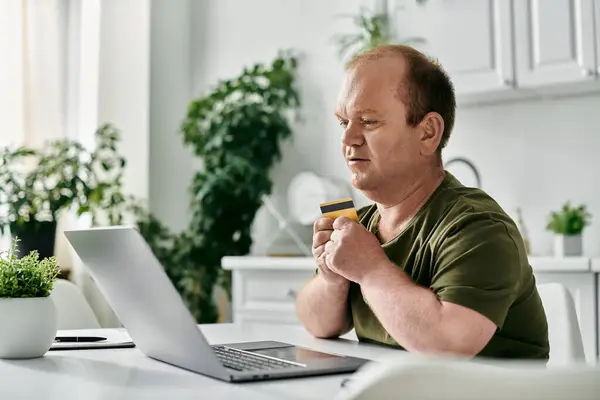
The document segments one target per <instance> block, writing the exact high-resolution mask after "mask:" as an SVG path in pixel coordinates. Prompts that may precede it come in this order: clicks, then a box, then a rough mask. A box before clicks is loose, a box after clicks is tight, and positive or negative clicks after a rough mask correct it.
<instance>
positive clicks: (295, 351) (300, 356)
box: [250, 346, 339, 363]
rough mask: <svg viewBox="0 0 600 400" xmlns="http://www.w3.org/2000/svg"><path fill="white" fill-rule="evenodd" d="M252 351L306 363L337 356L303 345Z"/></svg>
mask: <svg viewBox="0 0 600 400" xmlns="http://www.w3.org/2000/svg"><path fill="white" fill-rule="evenodd" d="M250 351H251V352H252V353H257V354H262V355H265V356H269V357H275V358H279V359H282V360H288V361H295V362H300V363H306V362H308V361H314V360H318V359H324V358H335V357H339V356H335V355H333V354H328V353H321V352H320V351H315V350H310V349H306V348H303V347H297V346H290V347H276V348H271V349H258V350H250Z"/></svg>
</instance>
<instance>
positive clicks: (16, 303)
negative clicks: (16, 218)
mask: <svg viewBox="0 0 600 400" xmlns="http://www.w3.org/2000/svg"><path fill="white" fill-rule="evenodd" d="M18 240H19V239H18V238H15V239H14V240H13V246H12V248H11V249H10V250H8V251H6V252H4V253H2V255H1V256H0V316H2V317H1V318H0V358H36V357H41V356H43V355H44V354H45V353H46V352H47V351H48V350H49V349H50V346H52V343H53V341H54V338H55V336H56V331H57V324H58V319H57V311H56V307H55V305H54V301H53V300H52V299H51V298H50V297H49V296H50V293H51V292H52V289H53V288H54V282H55V281H56V278H57V276H58V272H59V270H58V267H57V265H56V260H55V259H54V257H50V258H40V257H39V254H38V253H37V251H32V252H30V253H29V254H27V255H24V256H22V257H17V253H18V250H17V243H18Z"/></svg>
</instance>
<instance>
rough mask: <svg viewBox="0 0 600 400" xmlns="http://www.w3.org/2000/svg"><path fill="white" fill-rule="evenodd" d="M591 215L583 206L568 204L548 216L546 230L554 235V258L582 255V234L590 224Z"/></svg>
mask: <svg viewBox="0 0 600 400" xmlns="http://www.w3.org/2000/svg"><path fill="white" fill-rule="evenodd" d="M590 219H591V215H590V213H588V212H587V210H586V207H585V205H580V206H579V207H572V206H571V204H570V203H569V202H567V203H566V204H565V205H563V207H562V209H561V210H560V211H553V212H552V213H551V214H550V216H549V221H548V225H547V227H546V228H547V229H548V230H549V231H551V232H553V233H554V256H555V257H568V256H580V255H582V254H583V245H582V232H583V229H584V228H585V227H586V226H587V225H589V224H590Z"/></svg>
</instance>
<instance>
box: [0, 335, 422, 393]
mask: <svg viewBox="0 0 600 400" xmlns="http://www.w3.org/2000/svg"><path fill="white" fill-rule="evenodd" d="M200 329H201V330H202V332H203V333H204V334H205V336H206V337H207V340H208V341H209V343H211V344H217V343H231V342H244V341H255V340H278V341H283V342H287V343H293V344H297V345H303V346H306V347H310V348H313V349H317V350H322V351H328V352H333V353H338V354H346V355H354V356H357V357H363V358H367V359H380V358H382V357H389V355H390V354H395V355H398V356H399V357H407V359H410V357H412V356H411V355H409V354H408V353H406V352H403V351H399V350H394V349H390V348H385V347H380V346H375V345H369V344H363V343H360V344H359V343H358V342H357V341H356V340H353V339H354V338H355V336H353V335H352V334H349V335H347V336H345V339H340V340H320V339H315V338H313V337H311V336H310V335H309V334H308V333H306V331H305V330H304V329H302V328H301V327H292V326H280V325H277V326H275V325H244V326H243V327H242V326H239V325H234V324H214V325H201V326H200ZM78 333H79V334H83V335H103V334H106V333H108V332H107V331H106V330H87V331H79V332H78ZM347 377H348V374H340V375H330V376H323V377H310V378H295V379H283V380H276V381H266V382H251V383H235V384H234V383H226V382H222V381H219V380H216V379H213V378H209V377H205V376H202V375H199V374H195V373H192V372H189V371H186V370H183V369H179V368H176V367H173V366H170V365H168V364H164V363H161V362H158V361H155V360H153V359H150V358H147V357H145V356H144V355H143V354H142V353H141V351H140V350H139V349H137V348H133V349H103V350H100V349H96V350H63V351H49V352H48V353H46V355H45V356H44V357H42V358H38V359H32V360H0V399H7V400H8V399H11V400H12V399H43V400H52V399H57V400H58V399H60V400H71V399H73V400H74V399H77V400H80V399H86V400H91V399H144V400H146V399H170V400H171V399H199V398H206V399H225V398H227V399H244V400H251V399H331V398H333V397H335V395H336V393H337V392H338V391H339V390H340V385H341V382H342V380H344V379H345V378H347Z"/></svg>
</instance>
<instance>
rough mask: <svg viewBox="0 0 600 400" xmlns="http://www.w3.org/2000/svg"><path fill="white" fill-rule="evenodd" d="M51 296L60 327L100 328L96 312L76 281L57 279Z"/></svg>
mask: <svg viewBox="0 0 600 400" xmlns="http://www.w3.org/2000/svg"><path fill="white" fill-rule="evenodd" d="M50 297H51V298H52V300H53V301H54V304H55V306H56V311H57V314H58V329H98V328H100V323H99V322H98V319H97V318H96V314H94V311H93V310H92V308H91V307H90V305H89V303H88V302H87V300H86V299H85V297H84V296H83V294H82V293H81V291H80V290H79V288H78V287H77V286H76V285H75V284H74V283H72V282H70V281H68V280H65V279H57V280H56V282H55V284H54V289H53V290H52V293H50Z"/></svg>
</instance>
